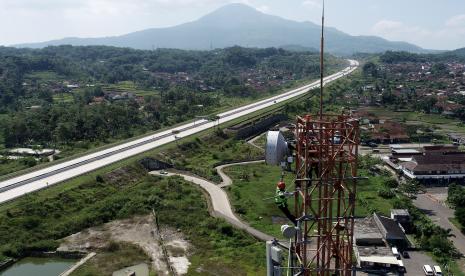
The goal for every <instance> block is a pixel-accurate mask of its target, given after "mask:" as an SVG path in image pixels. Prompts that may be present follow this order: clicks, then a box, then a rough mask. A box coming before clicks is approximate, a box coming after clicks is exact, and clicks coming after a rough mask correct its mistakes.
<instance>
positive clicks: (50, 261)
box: [0, 257, 76, 276]
mask: <svg viewBox="0 0 465 276" xmlns="http://www.w3.org/2000/svg"><path fill="white" fill-rule="evenodd" d="M74 263H76V260H73V259H63V258H36V257H27V258H24V259H21V260H19V261H18V262H16V263H15V264H13V265H11V266H9V267H8V268H6V269H5V270H2V271H0V276H29V275H34V276H55V275H56V276H58V275H60V273H62V272H64V271H65V270H67V269H68V268H69V267H70V266H72V265H73V264H74Z"/></svg>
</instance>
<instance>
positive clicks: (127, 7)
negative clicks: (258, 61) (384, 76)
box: [0, 0, 465, 50]
mask: <svg viewBox="0 0 465 276" xmlns="http://www.w3.org/2000/svg"><path fill="white" fill-rule="evenodd" d="M444 2H446V1H444ZM230 3H243V4H247V5H249V6H252V7H254V8H256V9H258V10H260V11H262V12H264V13H267V14H272V15H277V16H280V17H283V18H286V19H291V20H295V21H311V22H314V23H317V24H318V23H319V20H320V18H319V17H320V14H321V0H290V1H286V3H282V1H278V0H269V1H264V0H239V1H237V0H113V1H111V0H20V1H17V0H0V15H1V16H0V24H2V25H3V26H12V25H14V28H2V29H1V30H0V37H1V39H0V45H14V44H20V43H30V42H42V41H48V40H54V39H61V38H64V37H105V36H116V35H123V34H127V33H130V32H134V31H139V30H144V29H148V28H162V27H168V26H175V25H179V24H182V23H186V22H190V21H193V20H196V19H198V18H200V17H202V16H204V15H206V14H208V13H210V12H212V11H214V10H216V9H218V8H220V7H221V6H224V5H227V4H230ZM326 7H327V9H326V20H327V25H328V26H332V27H335V28H337V29H339V30H341V31H343V32H346V33H348V34H351V35H375V36H380V37H383V38H386V39H389V40H393V41H405V42H409V43H413V44H416V45H418V46H420V47H423V48H426V49H440V50H450V49H456V48H461V47H465V3H463V2H461V1H460V0H448V1H447V4H445V3H440V2H438V1H434V0H427V1H420V0H411V1H408V3H405V2H403V1H401V0H393V1H389V2H387V1H369V0H354V1H351V3H350V6H349V7H348V3H347V1H343V0H328V1H327V2H326Z"/></svg>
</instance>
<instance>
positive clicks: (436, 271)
mask: <svg viewBox="0 0 465 276" xmlns="http://www.w3.org/2000/svg"><path fill="white" fill-rule="evenodd" d="M433 272H434V275H436V276H442V270H441V268H440V267H439V266H438V265H435V266H433Z"/></svg>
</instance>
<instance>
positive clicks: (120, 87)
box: [103, 81, 160, 97]
mask: <svg viewBox="0 0 465 276" xmlns="http://www.w3.org/2000/svg"><path fill="white" fill-rule="evenodd" d="M103 89H104V90H105V91H115V92H131V93H134V94H135V95H136V96H142V97H145V96H156V95H160V91H158V90H155V89H142V88H140V87H137V85H136V84H135V83H134V82H132V81H121V82H118V83H117V84H108V85H105V86H103Z"/></svg>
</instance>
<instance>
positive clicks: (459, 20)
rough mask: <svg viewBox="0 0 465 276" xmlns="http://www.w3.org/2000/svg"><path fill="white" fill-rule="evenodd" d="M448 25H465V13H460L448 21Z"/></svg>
mask: <svg viewBox="0 0 465 276" xmlns="http://www.w3.org/2000/svg"><path fill="white" fill-rule="evenodd" d="M446 26H447V27H452V28H454V27H465V14H459V15H456V16H453V17H451V18H449V19H448V20H447V21H446Z"/></svg>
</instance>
